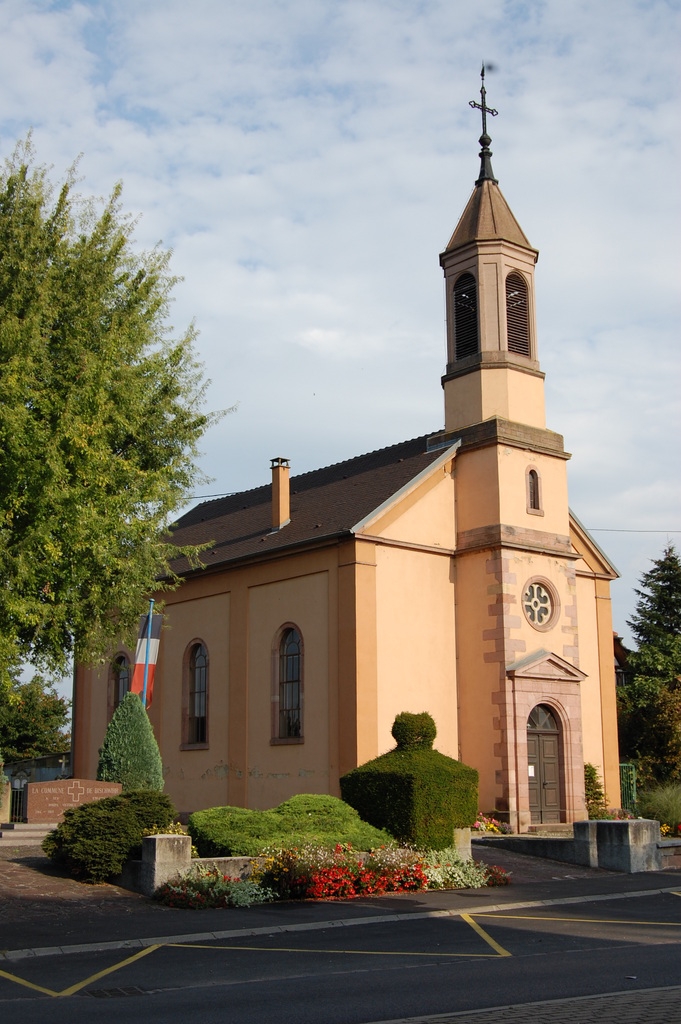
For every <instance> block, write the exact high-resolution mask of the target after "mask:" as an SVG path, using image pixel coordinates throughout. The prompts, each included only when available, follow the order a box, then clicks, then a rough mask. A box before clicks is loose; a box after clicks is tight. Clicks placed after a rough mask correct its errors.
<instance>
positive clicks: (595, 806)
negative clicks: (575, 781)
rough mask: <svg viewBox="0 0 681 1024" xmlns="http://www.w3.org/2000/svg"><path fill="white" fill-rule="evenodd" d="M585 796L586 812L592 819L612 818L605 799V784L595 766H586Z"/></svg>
mask: <svg viewBox="0 0 681 1024" xmlns="http://www.w3.org/2000/svg"><path fill="white" fill-rule="evenodd" d="M584 796H585V799H586V811H587V814H588V815H589V818H591V819H603V818H612V817H613V815H612V814H611V813H610V812H609V810H608V805H607V803H606V799H605V791H604V789H603V783H602V782H601V777H600V775H599V772H598V768H597V767H596V765H595V764H590V763H589V762H587V763H586V764H585V765H584Z"/></svg>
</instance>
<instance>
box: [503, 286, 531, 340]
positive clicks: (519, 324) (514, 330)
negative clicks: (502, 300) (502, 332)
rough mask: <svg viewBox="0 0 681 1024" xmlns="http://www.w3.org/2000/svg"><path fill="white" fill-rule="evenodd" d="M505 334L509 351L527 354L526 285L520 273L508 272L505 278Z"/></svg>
mask: <svg viewBox="0 0 681 1024" xmlns="http://www.w3.org/2000/svg"><path fill="white" fill-rule="evenodd" d="M506 336H507V340H508V351H509V352H516V353H517V354H518V355H519V356H529V354H530V320H529V314H528V309H527V285H526V284H525V282H524V280H523V279H522V277H521V276H520V274H509V275H508V277H507V278H506Z"/></svg>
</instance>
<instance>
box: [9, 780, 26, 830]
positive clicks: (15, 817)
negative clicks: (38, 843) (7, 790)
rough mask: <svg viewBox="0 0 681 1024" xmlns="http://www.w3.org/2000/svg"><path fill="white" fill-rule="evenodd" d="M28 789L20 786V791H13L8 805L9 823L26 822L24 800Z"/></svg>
mask: <svg viewBox="0 0 681 1024" xmlns="http://www.w3.org/2000/svg"><path fill="white" fill-rule="evenodd" d="M27 796H28V789H27V788H26V786H22V787H21V789H13V790H12V797H11V800H10V805H9V820H10V821H11V822H22V821H26V798H27Z"/></svg>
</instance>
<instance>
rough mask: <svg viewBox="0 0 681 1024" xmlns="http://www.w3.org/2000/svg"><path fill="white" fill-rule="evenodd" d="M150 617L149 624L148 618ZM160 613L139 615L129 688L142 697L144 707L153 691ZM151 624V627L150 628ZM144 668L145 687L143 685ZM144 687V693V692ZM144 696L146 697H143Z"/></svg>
mask: <svg viewBox="0 0 681 1024" xmlns="http://www.w3.org/2000/svg"><path fill="white" fill-rule="evenodd" d="M150 618H151V624H150V623H149V619H150ZM162 623H163V616H162V615H154V614H153V613H152V614H151V615H142V616H141V617H140V631H139V637H138V639H137V650H136V651H135V667H134V669H133V673H132V683H131V686H130V689H131V690H132V692H133V693H138V694H139V695H140V697H141V698H142V703H143V704H144V706H145V707H149V705H150V704H151V698H152V696H153V693H154V674H155V672H156V662H157V660H158V646H159V643H160V642H161V625H162ZM150 625H151V628H150ZM145 669H146V677H147V678H146V687H145V679H144V676H145ZM145 689H146V694H145ZM145 697H146V699H145Z"/></svg>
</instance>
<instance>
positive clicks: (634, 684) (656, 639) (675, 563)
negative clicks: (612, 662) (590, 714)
mask: <svg viewBox="0 0 681 1024" xmlns="http://www.w3.org/2000/svg"><path fill="white" fill-rule="evenodd" d="M636 594H637V595H638V601H637V604H636V611H635V612H634V614H633V616H632V617H631V619H629V625H630V626H631V629H632V631H633V633H634V635H635V637H636V639H637V641H638V644H639V647H638V650H636V651H633V652H632V653H631V654H630V655H629V658H628V663H627V667H628V669H629V673H628V676H629V678H628V681H627V682H626V683H625V684H624V685H623V686H620V687H618V693H617V703H618V723H619V733H620V755H621V756H622V757H623V758H625V759H631V760H634V761H636V763H637V765H638V770H639V777H640V781H641V783H642V784H643V785H646V784H653V783H665V782H681V559H680V558H679V556H678V554H677V552H676V550H675V548H674V547H673V545H669V546H668V547H667V548H666V549H665V551H664V553H663V555H662V557H661V558H659V559H657V560H655V561H654V562H653V567H652V569H651V570H650V571H649V572H647V573H644V574H643V576H642V577H641V587H640V589H638V590H636Z"/></svg>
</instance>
